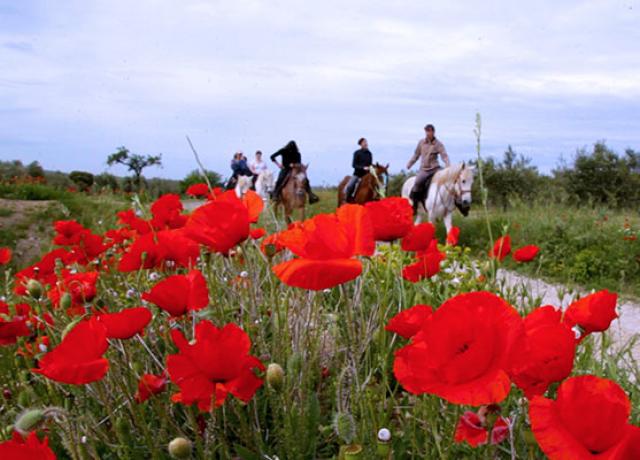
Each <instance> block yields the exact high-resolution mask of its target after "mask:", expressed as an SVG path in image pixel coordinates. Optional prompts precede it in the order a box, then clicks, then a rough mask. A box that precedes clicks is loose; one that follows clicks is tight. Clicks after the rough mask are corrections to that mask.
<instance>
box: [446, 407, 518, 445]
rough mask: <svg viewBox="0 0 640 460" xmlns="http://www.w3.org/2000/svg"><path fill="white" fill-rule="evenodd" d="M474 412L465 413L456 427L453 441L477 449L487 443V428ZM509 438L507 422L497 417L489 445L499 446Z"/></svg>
mask: <svg viewBox="0 0 640 460" xmlns="http://www.w3.org/2000/svg"><path fill="white" fill-rule="evenodd" d="M485 423H486V422H484V423H483V420H482V419H481V418H480V417H479V416H478V414H476V413H475V412H471V411H465V412H464V414H462V415H461V416H460V419H459V420H458V424H457V425H456V432H455V435H454V438H453V440H454V441H455V442H457V443H462V442H465V441H466V442H467V443H468V444H469V445H470V446H471V447H478V446H481V445H483V444H486V443H487V442H488V441H489V427H487V426H486V424H485ZM507 436H509V422H508V421H507V420H506V419H505V418H504V417H499V418H498V419H497V420H496V422H495V424H494V425H493V428H492V430H491V444H499V443H501V442H502V441H504V440H505V439H507Z"/></svg>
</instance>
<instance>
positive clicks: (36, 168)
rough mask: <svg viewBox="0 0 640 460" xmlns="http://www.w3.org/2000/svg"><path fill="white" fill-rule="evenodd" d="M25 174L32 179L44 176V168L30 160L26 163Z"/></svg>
mask: <svg viewBox="0 0 640 460" xmlns="http://www.w3.org/2000/svg"><path fill="white" fill-rule="evenodd" d="M27 174H28V175H29V176H30V177H33V178H34V179H36V178H44V169H43V168H42V166H40V163H38V162H37V161H32V162H31V163H29V164H28V165H27Z"/></svg>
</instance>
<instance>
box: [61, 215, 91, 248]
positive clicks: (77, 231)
mask: <svg viewBox="0 0 640 460" xmlns="http://www.w3.org/2000/svg"><path fill="white" fill-rule="evenodd" d="M53 227H54V229H55V231H56V233H57V234H56V236H55V238H53V244H55V245H58V246H72V245H74V244H78V243H79V242H80V240H81V239H82V235H83V234H84V233H85V232H86V231H87V229H86V228H84V227H83V226H82V225H80V224H79V223H78V222H76V221H75V220H58V221H56V222H55V223H54V224H53Z"/></svg>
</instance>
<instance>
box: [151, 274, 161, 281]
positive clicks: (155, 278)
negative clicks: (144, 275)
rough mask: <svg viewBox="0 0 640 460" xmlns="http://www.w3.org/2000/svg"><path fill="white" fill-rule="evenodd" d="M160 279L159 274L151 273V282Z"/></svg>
mask: <svg viewBox="0 0 640 460" xmlns="http://www.w3.org/2000/svg"><path fill="white" fill-rule="evenodd" d="M159 278H160V274H159V273H156V272H151V273H149V279H150V280H151V281H156V280H157V279H159Z"/></svg>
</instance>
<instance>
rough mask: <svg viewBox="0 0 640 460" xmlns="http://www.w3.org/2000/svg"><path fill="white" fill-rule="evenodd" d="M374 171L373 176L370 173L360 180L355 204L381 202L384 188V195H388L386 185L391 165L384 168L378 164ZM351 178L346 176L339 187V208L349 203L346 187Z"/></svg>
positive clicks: (374, 166) (355, 195)
mask: <svg viewBox="0 0 640 460" xmlns="http://www.w3.org/2000/svg"><path fill="white" fill-rule="evenodd" d="M373 171H374V173H373V174H371V173H370V172H368V173H367V174H365V175H364V176H363V177H362V179H360V183H359V184H358V186H357V188H356V190H355V193H354V198H353V202H354V203H356V204H365V203H367V202H369V201H376V200H379V199H380V197H381V196H382V193H381V192H380V190H381V188H382V187H384V193H385V194H386V184H387V181H388V179H389V164H388V163H387V165H386V166H382V165H381V164H379V163H376V164H375V165H373ZM350 178H351V176H345V178H344V179H342V182H340V185H338V206H342V205H343V204H345V203H346V202H347V197H346V194H345V187H346V186H347V182H349V179H350Z"/></svg>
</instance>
